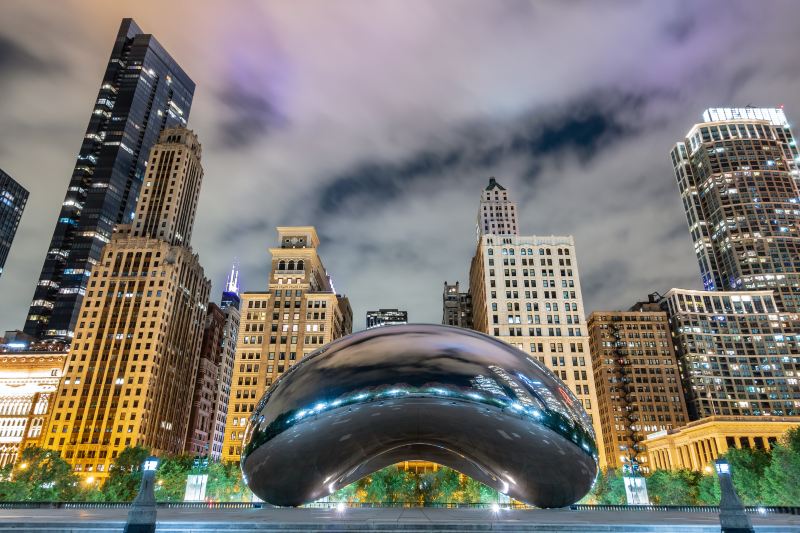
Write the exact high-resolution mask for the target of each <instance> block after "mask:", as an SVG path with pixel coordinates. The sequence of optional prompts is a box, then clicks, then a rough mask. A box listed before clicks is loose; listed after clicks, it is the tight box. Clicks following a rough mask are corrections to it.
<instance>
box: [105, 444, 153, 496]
mask: <svg viewBox="0 0 800 533" xmlns="http://www.w3.org/2000/svg"><path fill="white" fill-rule="evenodd" d="M149 455H150V450H148V449H147V448H143V447H142V446H134V447H132V448H125V449H124V450H122V451H121V452H120V454H119V455H118V456H117V458H116V459H114V462H113V463H112V464H111V466H110V467H109V469H108V477H107V478H106V482H105V484H104V485H103V489H102V491H103V494H104V496H105V499H106V500H107V501H110V502H130V501H133V499H134V498H135V497H136V493H137V492H138V491H139V485H140V484H141V482H142V472H141V467H142V463H144V460H145V459H147V457H148V456H149Z"/></svg>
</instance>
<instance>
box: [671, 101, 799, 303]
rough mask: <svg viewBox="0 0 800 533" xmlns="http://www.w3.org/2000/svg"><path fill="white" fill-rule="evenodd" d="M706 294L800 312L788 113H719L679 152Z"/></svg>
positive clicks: (794, 164)
mask: <svg viewBox="0 0 800 533" xmlns="http://www.w3.org/2000/svg"><path fill="white" fill-rule="evenodd" d="M671 156H672V164H673V166H674V169H675V177H676V179H677V181H678V187H679V189H680V193H681V198H682V199H683V205H684V209H685V210H686V218H687V221H688V223H689V231H690V233H691V236H692V240H693V241H694V250H695V253H696V255H697V260H698V263H699V265H700V272H701V275H702V279H703V287H704V288H705V289H707V290H719V291H729V290H764V289H770V290H773V291H775V302H776V303H777V305H778V308H779V309H782V310H785V311H789V312H793V313H797V312H800V225H798V221H799V220H800V205H799V204H800V188H799V187H798V180H800V169H799V168H798V161H800V159H798V158H800V152H798V148H797V144H796V142H795V138H794V136H793V135H792V131H791V129H790V128H789V123H788V121H787V119H786V116H785V115H784V113H783V109H770V108H767V109H760V108H750V107H746V108H739V109H734V108H712V109H708V110H706V112H705V113H703V122H701V123H699V124H695V125H694V126H693V127H692V129H690V130H689V132H688V133H687V134H686V139H685V140H684V141H682V142H679V143H677V145H676V146H675V148H674V149H673V150H672V153H671Z"/></svg>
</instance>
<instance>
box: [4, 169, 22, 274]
mask: <svg viewBox="0 0 800 533" xmlns="http://www.w3.org/2000/svg"><path fill="white" fill-rule="evenodd" d="M27 202H28V191H27V190H25V188H24V187H23V186H22V185H20V184H19V183H17V182H16V181H14V179H13V178H12V177H11V176H9V175H8V174H6V173H5V172H3V170H2V169H0V275H1V274H2V273H3V268H4V267H5V264H6V259H8V252H9V250H10V249H11V242H12V241H13V240H14V235H16V233H17V227H18V226H19V220H20V219H21V218H22V211H23V210H24V209H25V204H26V203H27Z"/></svg>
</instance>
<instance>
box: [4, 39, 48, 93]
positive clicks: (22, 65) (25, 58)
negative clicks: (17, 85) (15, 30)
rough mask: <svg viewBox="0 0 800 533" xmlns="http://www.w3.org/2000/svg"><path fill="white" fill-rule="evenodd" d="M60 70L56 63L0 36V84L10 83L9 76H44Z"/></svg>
mask: <svg viewBox="0 0 800 533" xmlns="http://www.w3.org/2000/svg"><path fill="white" fill-rule="evenodd" d="M61 70H62V66H59V65H58V63H56V62H54V61H49V60H44V59H42V58H40V57H38V56H37V55H35V54H33V53H31V52H30V51H29V50H28V49H27V48H25V47H24V46H23V45H21V44H19V43H17V42H16V41H14V40H13V39H11V38H9V37H8V36H6V35H3V34H0V71H2V75H0V83H3V82H4V81H6V82H8V81H11V76H14V75H18V74H20V73H37V74H40V75H43V76H45V75H48V74H52V73H56V72H60V71H61Z"/></svg>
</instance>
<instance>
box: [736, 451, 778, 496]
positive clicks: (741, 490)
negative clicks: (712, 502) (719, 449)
mask: <svg viewBox="0 0 800 533" xmlns="http://www.w3.org/2000/svg"><path fill="white" fill-rule="evenodd" d="M725 459H727V461H728V463H729V464H730V467H731V479H732V480H733V486H734V487H735V488H736V492H737V494H739V498H741V500H742V503H743V504H745V505H758V504H761V503H763V501H764V499H763V497H762V490H761V489H762V484H763V482H762V480H763V479H764V470H765V469H766V468H767V466H769V463H770V456H769V454H767V453H766V452H765V451H763V450H753V449H750V448H730V449H729V450H728V451H727V452H726V453H725Z"/></svg>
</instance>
